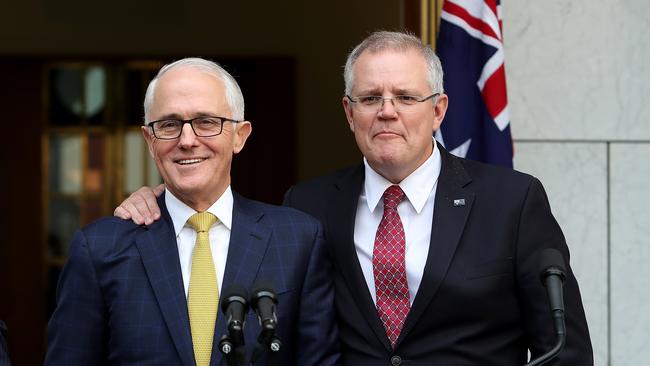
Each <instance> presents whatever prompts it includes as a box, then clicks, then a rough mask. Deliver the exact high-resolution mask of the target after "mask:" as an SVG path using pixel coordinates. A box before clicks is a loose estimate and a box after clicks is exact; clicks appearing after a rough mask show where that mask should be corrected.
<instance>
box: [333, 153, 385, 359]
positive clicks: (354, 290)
mask: <svg viewBox="0 0 650 366" xmlns="http://www.w3.org/2000/svg"><path fill="white" fill-rule="evenodd" d="M363 181H364V166H363V164H362V165H360V166H358V167H357V168H356V169H354V170H353V171H352V172H351V174H349V175H346V176H344V177H342V178H341V179H340V180H339V181H338V182H337V183H336V188H337V189H338V190H339V194H338V195H337V196H336V199H335V201H334V203H333V204H332V205H331V210H329V211H328V215H327V223H326V226H327V227H328V229H327V230H328V238H327V241H328V242H329V243H330V245H332V247H333V248H334V257H335V258H334V262H335V263H336V264H337V265H338V269H339V271H340V273H341V275H342V277H343V279H344V280H345V282H346V283H347V285H348V288H349V290H350V291H349V293H350V294H351V295H352V297H353V298H354V301H355V302H356V304H357V306H358V307H359V310H360V312H361V314H363V315H364V318H365V320H366V321H367V322H368V325H369V326H370V328H371V329H372V330H373V332H374V333H375V335H376V336H377V338H378V339H379V340H380V342H381V343H382V344H383V345H384V347H386V349H387V350H389V351H390V350H391V345H390V341H389V340H388V337H387V336H386V331H385V329H384V325H383V324H382V322H381V320H380V319H379V316H378V315H377V309H376V307H375V304H374V302H373V301H372V297H371V295H370V290H369V289H368V284H367V283H366V280H365V277H364V276H363V271H362V270H361V265H360V264H359V257H358V256H357V252H356V248H355V245H354V222H355V217H356V213H357V204H358V201H359V195H360V194H361V190H362V188H363ZM330 228H331V229H330Z"/></svg>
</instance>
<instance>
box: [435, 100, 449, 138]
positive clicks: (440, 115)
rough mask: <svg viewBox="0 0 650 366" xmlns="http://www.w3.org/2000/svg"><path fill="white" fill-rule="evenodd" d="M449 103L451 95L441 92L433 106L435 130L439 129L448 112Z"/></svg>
mask: <svg viewBox="0 0 650 366" xmlns="http://www.w3.org/2000/svg"><path fill="white" fill-rule="evenodd" d="M448 105H449V97H447V94H440V96H439V97H438V98H437V100H436V104H435V105H434V106H433V132H435V131H438V129H439V128H440V125H441V124H442V120H443V119H444V118H445V114H446V113H447V106H448Z"/></svg>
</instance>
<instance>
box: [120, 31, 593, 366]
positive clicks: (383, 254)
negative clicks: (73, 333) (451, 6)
mask: <svg viewBox="0 0 650 366" xmlns="http://www.w3.org/2000/svg"><path fill="white" fill-rule="evenodd" d="M344 78H345V96H344V97H343V101H342V102H343V108H344V110H345V115H346V117H347V121H348V124H349V127H350V130H351V131H352V132H353V134H354V138H355V140H356V143H357V145H358V147H359V149H360V150H361V152H362V153H363V156H364V159H363V163H362V164H359V165H358V166H355V167H352V168H349V169H345V170H342V171H339V172H336V173H334V174H331V175H328V176H325V177H320V178H316V179H313V180H310V181H308V182H304V183H301V184H298V185H296V186H294V187H292V188H291V189H290V190H289V191H288V192H287V194H286V196H285V204H286V205H288V206H291V207H296V208H298V209H300V210H302V211H304V212H307V213H309V214H311V215H313V216H315V217H316V218H318V219H319V220H320V221H321V222H322V223H323V225H324V226H325V237H326V240H327V245H328V249H329V251H330V253H331V256H332V261H333V263H334V269H335V270H334V287H335V304H336V310H337V320H338V323H339V329H340V333H341V344H342V356H343V357H342V358H343V363H344V364H346V365H394V366H398V365H401V364H404V365H445V366H456V365H458V366H461V365H481V366H486V365H494V366H504V365H513V366H514V365H522V364H524V363H525V362H526V357H527V352H528V351H530V353H531V354H532V356H533V357H536V356H539V355H541V354H543V353H545V352H546V351H548V350H550V349H551V348H552V347H553V346H554V344H555V339H556V337H555V330H554V324H553V318H552V317H551V311H550V309H549V303H548V300H547V296H546V291H545V289H544V286H543V285H542V283H541V281H540V268H539V263H540V257H541V255H540V253H541V252H542V250H544V249H546V248H554V249H557V250H558V251H559V252H560V253H561V255H560V256H561V257H563V258H564V261H565V262H566V264H567V266H566V269H567V270H566V281H565V284H564V300H565V306H566V309H565V313H566V324H567V331H566V335H567V341H566V346H565V347H564V350H563V351H562V353H561V354H560V356H559V358H557V359H555V360H553V361H552V362H551V363H549V365H562V366H569V365H570V366H576V365H578V366H580V365H593V355H592V348H591V341H590V339H589V331H588V329H587V324H586V320H585V314H584V310H583V308H582V302H581V299H580V293H579V289H578V285H577V282H576V279H575V277H574V276H573V274H572V272H571V269H570V267H569V266H568V259H569V253H568V248H567V245H566V242H565V240H564V237H563V234H562V232H561V230H560V228H559V226H558V224H557V222H556V221H555V219H554V217H553V215H552V214H551V211H550V207H549V204H548V200H547V198H546V194H545V192H544V189H543V187H542V185H541V183H540V182H539V181H538V180H537V179H535V178H533V177H531V176H529V175H526V174H522V173H519V172H516V171H513V170H509V169H503V168H498V167H492V166H489V165H485V164H481V163H477V162H473V161H469V160H465V159H460V158H457V157H454V156H452V155H451V154H450V153H448V152H447V151H446V150H445V149H444V148H443V147H442V146H441V145H440V144H439V143H437V142H436V141H435V140H433V138H432V136H433V134H434V132H435V131H436V130H437V129H438V128H439V127H440V124H441V123H442V120H443V118H444V116H445V112H446V110H447V104H448V103H449V102H450V101H448V98H447V96H446V95H445V94H444V90H443V83H442V68H441V65H440V61H439V60H438V58H437V57H436V55H435V54H434V53H433V52H432V50H431V49H430V48H429V47H427V46H424V45H422V43H421V42H420V40H419V39H417V38H416V37H413V36H411V35H408V34H404V33H398V32H376V33H373V34H372V35H370V36H369V37H368V38H366V39H365V40H364V41H363V42H361V44H359V45H358V46H357V47H356V48H355V49H354V50H353V51H352V52H351V53H350V55H349V56H348V59H347V62H346V65H345V71H344ZM451 102H452V103H453V102H455V103H463V101H462V100H459V101H451ZM153 193H154V191H152V190H151V189H148V188H147V189H143V190H141V191H139V193H137V194H135V195H134V196H132V198H130V199H129V200H127V202H124V203H123V204H122V205H121V207H120V208H118V209H116V212H115V213H116V214H117V215H122V216H123V217H125V218H127V217H132V218H133V219H134V220H136V221H138V222H145V221H146V222H150V221H151V220H152V219H155V218H156V216H157V213H156V209H155V207H154V208H153V211H150V207H152V206H153V205H150V204H149V205H148V204H147V202H151V201H152V200H153V196H154V194H153ZM127 211H128V212H127Z"/></svg>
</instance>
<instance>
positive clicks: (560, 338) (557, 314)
mask: <svg viewBox="0 0 650 366" xmlns="http://www.w3.org/2000/svg"><path fill="white" fill-rule="evenodd" d="M553 318H554V320H555V333H556V334H557V342H556V343H555V346H553V348H551V350H550V351H548V352H546V353H544V354H543V355H541V356H539V357H538V358H536V359H534V360H531V361H530V362H529V363H527V364H526V365H525V366H541V365H544V364H545V363H547V362H548V361H550V360H551V359H553V358H554V357H555V356H557V355H558V354H560V351H562V348H564V344H565V343H566V331H565V324H564V312H562V311H559V310H556V311H554V312H553Z"/></svg>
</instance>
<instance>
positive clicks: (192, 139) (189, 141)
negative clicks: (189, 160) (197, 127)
mask: <svg viewBox="0 0 650 366" xmlns="http://www.w3.org/2000/svg"><path fill="white" fill-rule="evenodd" d="M196 141H197V138H196V134H195V133H194V130H193V129H192V125H191V124H189V123H186V124H184V125H183V128H182V130H181V136H180V137H179V138H178V145H179V146H181V147H188V146H192V145H195V144H196Z"/></svg>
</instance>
